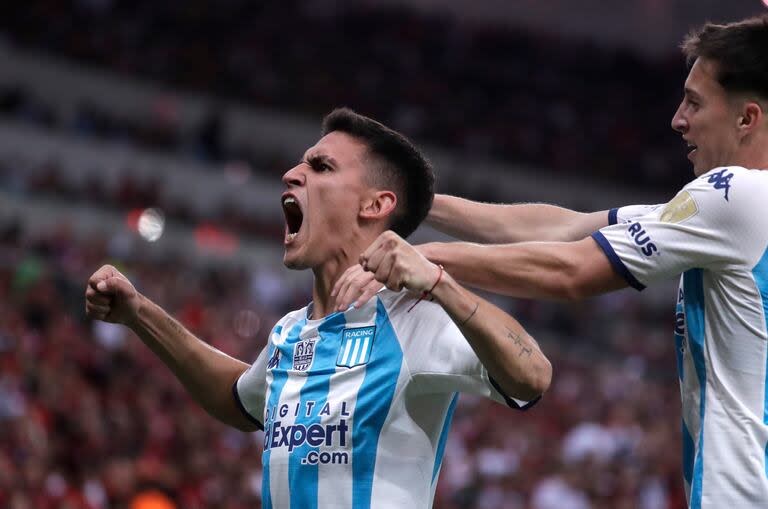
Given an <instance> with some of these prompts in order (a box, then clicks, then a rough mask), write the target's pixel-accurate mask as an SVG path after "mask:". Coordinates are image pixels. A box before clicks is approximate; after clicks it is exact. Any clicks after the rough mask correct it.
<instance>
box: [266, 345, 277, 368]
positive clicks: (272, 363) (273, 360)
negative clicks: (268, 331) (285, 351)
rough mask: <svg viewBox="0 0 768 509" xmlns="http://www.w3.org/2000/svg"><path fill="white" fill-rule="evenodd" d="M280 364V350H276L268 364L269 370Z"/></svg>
mask: <svg viewBox="0 0 768 509" xmlns="http://www.w3.org/2000/svg"><path fill="white" fill-rule="evenodd" d="M279 364H280V349H279V348H275V353H273V354H272V357H270V358H269V362H268V363H267V369H274V368H276V367H277V366H278V365H279Z"/></svg>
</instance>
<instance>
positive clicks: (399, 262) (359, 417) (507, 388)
mask: <svg viewBox="0 0 768 509" xmlns="http://www.w3.org/2000/svg"><path fill="white" fill-rule="evenodd" d="M323 133H324V136H323V137H322V138H321V139H320V140H319V141H318V142H317V144H316V145H315V146H313V147H311V148H310V149H309V150H307V152H306V153H305V154H304V157H303V158H302V160H301V161H300V162H299V163H298V164H297V165H296V166H295V167H294V168H292V169H291V170H289V171H288V172H287V173H285V175H284V176H283V182H284V183H285V185H286V192H285V193H284V194H283V197H282V204H283V209H284V212H285V217H286V223H287V225H286V231H285V240H284V245H285V254H284V263H285V265H286V266H288V267H289V268H293V269H305V268H310V269H312V270H313V272H314V276H315V279H314V287H313V302H312V303H311V304H310V305H309V306H308V307H306V308H304V309H301V310H298V311H294V312H291V313H289V314H287V315H286V316H285V317H283V318H282V319H281V320H280V321H279V322H278V323H277V325H276V326H275V327H274V328H273V329H272V332H271V333H270V336H269V341H268V344H267V346H266V348H264V350H263V351H262V352H261V354H260V355H259V357H258V359H257V360H256V362H255V363H254V364H253V365H252V366H250V367H249V366H248V365H246V364H244V363H242V362H240V361H238V360H235V359H233V358H231V357H229V356H227V355H225V354H224V353H222V352H219V351H217V350H215V349H213V348H211V347H209V346H208V345H207V344H206V343H204V342H202V341H200V340H199V339H197V338H195V337H194V336H193V335H192V334H190V333H189V332H188V331H186V330H185V329H184V328H183V327H182V326H181V325H180V324H179V323H178V322H176V321H175V320H173V319H172V318H171V317H170V316H169V315H167V314H166V313H165V312H164V311H163V310H162V309H161V308H160V307H159V306H157V305H156V304H154V303H152V302H151V301H150V300H149V299H147V298H146V297H144V296H142V295H141V294H139V293H138V292H137V291H136V290H135V288H134V287H133V286H132V285H131V283H130V282H129V281H128V280H127V279H126V278H125V277H124V276H123V275H122V274H120V273H119V272H117V271H116V270H115V269H114V268H113V267H111V266H104V267H102V268H101V269H99V270H98V271H97V272H96V273H95V274H94V275H93V276H92V277H91V279H90V280H89V282H88V287H87V289H86V310H87V312H88V314H89V315H90V316H93V317H95V318H98V319H102V320H106V321H111V322H118V323H123V324H126V325H128V326H129V327H130V328H131V329H133V330H134V331H135V332H136V333H137V334H138V335H139V337H140V338H141V339H142V340H143V341H144V342H145V343H146V344H147V345H148V346H149V347H150V348H151V349H152V350H153V351H154V352H155V353H156V354H157V355H158V356H160V358H161V359H162V360H163V361H164V362H165V363H166V364H167V365H168V366H169V367H170V368H171V369H172V370H173V371H174V373H175V374H176V375H177V376H178V378H179V379H180V380H181V381H182V383H184V385H185V386H186V388H187V389H188V390H189V392H190V393H191V394H192V396H193V397H194V398H195V399H196V400H197V401H198V402H199V403H200V404H201V405H202V406H203V407H204V408H205V409H206V410H207V411H208V412H209V413H211V414H212V415H213V416H215V417H217V418H219V419H220V420H222V421H224V422H226V423H228V424H230V425H232V426H235V427H238V428H240V429H244V430H253V429H256V428H261V429H264V430H265V435H264V454H263V458H262V459H263V464H264V478H263V491H262V498H263V506H264V507H265V508H270V507H281V508H288V507H292V508H302V509H305V508H312V507H322V508H326V507H339V508H347V507H349V508H353V507H354V508H358V507H374V508H403V507H409V508H410V507H429V506H430V505H431V503H432V498H433V496H434V489H435V485H436V478H437V474H438V472H439V469H440V464H441V460H442V455H443V448H444V445H445V440H446V437H447V430H448V426H449V424H450V421H451V416H452V413H453V409H454V406H455V404H456V398H457V393H458V392H471V393H475V394H480V395H483V396H486V397H490V398H493V399H495V400H497V401H500V402H506V403H507V404H509V405H510V406H513V407H517V408H524V407H527V406H529V405H530V404H532V403H533V402H535V400H536V399H537V398H538V397H539V395H540V394H541V393H542V392H543V391H545V390H546V388H547V387H548V385H549V382H550V378H551V367H550V364H549V362H548V361H547V359H546V358H545V357H544V355H543V354H542V353H541V351H540V350H539V348H538V345H537V344H536V343H535V341H533V339H531V338H530V337H529V336H528V335H527V334H526V332H525V331H524V330H523V329H522V327H521V326H520V325H519V324H518V323H517V322H516V321H515V320H514V319H513V318H512V317H510V316H509V315H507V314H505V313H503V312H502V311H501V310H500V309H498V308H496V307H495V306H493V305H492V304H490V303H488V302H487V301H485V300H483V299H481V298H479V297H478V296H476V295H474V294H472V293H470V292H468V291H466V290H464V289H463V288H461V287H460V286H459V285H458V284H457V283H456V282H455V281H454V280H453V278H452V277H451V275H450V274H449V273H448V272H446V271H444V270H443V269H442V268H441V267H438V266H437V265H435V264H433V263H431V262H429V261H428V260H427V259H426V258H424V257H423V256H422V255H420V254H419V253H418V252H417V251H416V250H415V249H414V248H413V247H411V246H410V245H409V244H408V243H406V242H405V241H404V240H403V239H402V238H401V236H403V237H404V236H407V235H409V234H410V233H411V232H412V231H413V230H414V229H416V227H417V226H418V224H419V223H420V222H421V221H422V220H423V218H424V217H425V216H426V214H427V211H428V210H429V207H430V205H431V203H432V197H433V192H432V184H433V175H432V170H431V167H430V166H429V164H428V163H427V162H426V160H425V159H424V158H423V157H422V156H421V154H420V153H419V152H418V151H417V150H416V149H415V148H414V147H413V146H412V145H411V144H410V142H408V141H407V140H406V139H405V138H403V137H402V136H400V135H399V134H397V133H395V132H394V131H391V130H389V129H387V128H386V127H384V126H382V125H381V124H379V123H377V122H375V121H372V120H370V119H368V118H366V117H362V116H360V115H357V114H355V113H353V112H351V111H349V110H336V111H334V112H333V113H331V114H330V115H329V116H328V117H326V119H325V121H324V125H323ZM390 228H391V230H393V231H387V232H385V231H386V230H388V229H390ZM382 232H385V233H382ZM398 234H399V235H398ZM364 249H367V251H366V253H367V255H368V257H367V264H368V265H367V267H368V268H369V269H370V270H371V271H373V272H374V273H375V274H376V277H377V278H379V279H380V280H381V281H382V282H385V283H386V285H387V286H388V288H390V289H389V290H383V291H381V292H380V293H379V294H378V295H377V296H376V298H375V299H373V300H371V301H370V302H369V303H368V304H367V305H365V306H363V307H361V308H359V309H350V310H348V311H346V312H335V313H334V312H332V307H333V303H332V299H331V297H330V289H331V288H332V286H333V283H334V282H335V281H336V279H337V278H338V277H339V276H340V275H341V274H342V273H343V272H344V271H345V270H346V269H347V268H348V267H349V266H350V265H353V264H355V263H357V260H358V255H359V253H360V252H361V251H362V250H364ZM401 288H407V289H408V290H412V291H413V292H417V293H416V294H414V293H409V292H405V291H403V292H401V291H399V290H400V289H401ZM422 292H423V293H422ZM419 293H421V295H420V296H419V295H418V294H419ZM429 299H434V301H435V302H430V301H429ZM465 338H466V339H465Z"/></svg>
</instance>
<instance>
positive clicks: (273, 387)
mask: <svg viewBox="0 0 768 509" xmlns="http://www.w3.org/2000/svg"><path fill="white" fill-rule="evenodd" d="M306 323H307V320H306V319H304V320H301V321H299V323H297V324H296V325H294V326H293V328H292V329H291V331H290V332H289V333H288V337H298V336H299V334H301V329H302V328H303V327H304V325H305V324H306ZM281 332H282V331H281ZM278 334H279V333H278ZM275 347H276V348H277V349H278V350H280V363H279V368H280V369H279V370H273V371H272V372H271V373H270V374H268V375H267V385H268V386H269V399H268V400H267V401H268V403H267V411H269V409H272V408H276V407H277V405H278V404H279V403H280V395H281V393H282V392H283V387H285V383H286V382H287V381H288V369H290V368H291V364H292V363H293V356H292V355H291V349H290V348H289V347H287V346H286V341H283V342H281V343H278V344H276V345H275ZM270 378H271V380H270ZM272 420H274V416H273V419H272ZM265 424H266V423H265ZM271 427H272V426H271V425H270V426H269V427H267V426H265V427H264V437H265V440H268V439H269V438H270V437H271V435H272V433H271V432H270V431H271V430H270V428H271ZM271 456H272V451H271V449H268V448H267V447H266V444H265V447H264V453H263V454H262V459H261V461H262V464H263V465H264V477H263V479H262V486H261V492H262V498H263V502H262V505H263V506H264V508H263V509H272V508H273V505H272V483H271V478H270V477H271V476H270V468H269V460H270V458H271Z"/></svg>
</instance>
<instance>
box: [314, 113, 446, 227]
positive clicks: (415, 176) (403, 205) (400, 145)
mask: <svg viewBox="0 0 768 509" xmlns="http://www.w3.org/2000/svg"><path fill="white" fill-rule="evenodd" d="M334 131H338V132H342V133H346V134H348V135H350V136H352V137H353V138H356V139H358V140H360V141H362V142H363V143H365V144H366V146H367V147H368V159H369V161H368V163H369V164H367V165H366V166H367V169H368V173H369V176H370V178H371V183H372V184H373V185H375V186H377V187H381V188H384V189H388V190H391V191H394V193H395V195H396V196H397V205H396V207H395V211H394V212H393V213H392V215H391V216H390V221H389V228H390V229H391V230H393V231H394V232H395V233H397V234H398V235H400V236H401V237H403V238H405V237H408V236H409V235H410V234H411V233H413V232H414V230H416V228H417V227H418V226H419V225H420V224H421V222H422V221H423V220H424V218H425V217H427V213H428V212H429V209H430V208H431V207H432V199H433V198H434V196H435V191H434V187H435V175H434V173H433V172H432V165H431V164H430V163H429V161H428V160H427V159H426V157H424V156H423V155H422V154H421V152H419V150H418V149H417V148H416V147H415V146H414V145H413V143H411V142H410V141H409V140H408V139H407V138H406V137H405V136H403V135H402V134H400V133H398V132H397V131H394V130H392V129H390V128H389V127H387V126H385V125H383V124H381V123H380V122H377V121H375V120H373V119H371V118H368V117H365V116H363V115H360V114H358V113H355V112H354V111H352V110H351V109H349V108H337V109H335V110H333V111H332V112H331V113H329V114H328V115H327V116H326V117H325V118H324V119H323V136H325V135H326V134H328V133H331V132H334Z"/></svg>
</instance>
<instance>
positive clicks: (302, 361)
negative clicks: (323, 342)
mask: <svg viewBox="0 0 768 509" xmlns="http://www.w3.org/2000/svg"><path fill="white" fill-rule="evenodd" d="M315 343H317V338H310V339H305V340H304V341H299V342H298V343H296V346H294V347H293V369H295V370H296V371H306V370H308V369H309V367H310V366H311V365H312V361H313V360H315Z"/></svg>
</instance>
